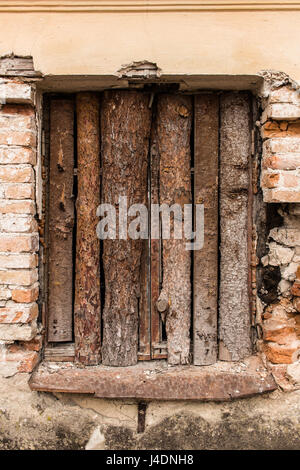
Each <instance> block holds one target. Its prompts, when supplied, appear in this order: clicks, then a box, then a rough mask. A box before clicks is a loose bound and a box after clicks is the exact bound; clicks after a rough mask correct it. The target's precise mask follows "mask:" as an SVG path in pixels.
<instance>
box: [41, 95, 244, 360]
mask: <svg viewBox="0 0 300 470" xmlns="http://www.w3.org/2000/svg"><path fill="white" fill-rule="evenodd" d="M251 103H252V101H251V96H250V95H249V94H247V93H244V92H241V93H235V92H226V93H198V94H195V95H194V96H193V95H191V94H186V95H185V94H180V93H170V92H159V93H157V92H156V93H154V92H153V91H152V90H151V89H150V91H147V92H146V91H140V90H126V91H123V90H117V91H112V90H109V91H105V92H103V93H99V94H97V93H92V92H82V93H78V94H77V95H67V96H66V95H64V96H60V95H55V96H52V95H46V96H45V110H48V111H47V112H46V111H45V119H44V128H45V129H44V131H45V135H46V136H49V139H46V141H48V142H49V147H48V152H46V157H45V162H44V163H45V167H46V168H48V173H47V174H48V193H47V207H46V215H47V217H46V219H47V221H48V253H49V255H48V258H47V272H48V276H47V283H46V289H45V290H46V292H47V302H46V303H47V315H46V318H47V331H48V336H47V339H48V345H47V348H46V357H47V358H55V359H56V360H59V359H60V358H61V359H62V360H70V358H74V357H75V360H76V361H79V362H81V363H83V364H87V365H92V364H97V363H100V362H103V363H104V364H106V365H115V366H126V365H131V364H135V363H136V362H137V360H150V359H166V358H167V359H168V362H169V363H170V364H187V363H189V362H193V363H194V364H195V365H206V364H213V363H214V362H216V361H217V360H218V359H221V360H226V361H231V360H233V361H236V360H240V359H242V358H244V357H246V356H248V355H250V354H251V348H252V346H251V341H250V323H251V322H250V307H249V305H250V294H249V290H248V285H249V258H250V254H251V253H250V248H249V247H250V243H249V240H251V225H252V223H251V204H250V201H251V197H249V191H250V182H251V181H250V180H251V178H250V174H251V126H252V117H251V106H252V104H251ZM124 197H126V204H127V208H126V211H124V207H123V206H122V201H123V199H122V198H124ZM120 201H121V203H120ZM100 203H102V204H104V203H105V204H111V205H112V206H113V207H114V208H115V215H116V221H117V222H116V234H117V236H116V239H104V240H101V241H100V240H99V238H98V237H97V235H96V227H97V224H98V222H99V220H100V219H99V213H98V215H97V207H98V206H99V204H100ZM134 204H143V205H144V206H145V207H146V208H147V210H148V212H147V227H148V236H145V237H144V238H143V239H132V238H129V237H128V236H127V234H126V233H121V230H119V229H120V228H121V229H122V224H121V221H122V220H123V221H124V218H125V219H126V218H127V225H126V227H128V226H129V224H130V223H131V222H132V221H133V220H134V218H135V217H134V216H133V213H130V212H129V213H128V209H129V208H130V207H132V205H134ZM155 204H156V205H162V204H165V205H167V206H168V207H171V206H172V205H174V204H175V205H176V204H177V205H179V206H180V207H182V209H183V207H184V205H185V204H186V205H189V204H192V205H193V206H191V207H193V210H192V211H191V214H192V218H193V220H192V224H193V230H194V231H195V229H196V227H195V224H196V223H197V221H198V219H197V217H198V215H199V214H200V212H199V213H198V209H197V207H198V206H199V205H203V206H204V245H203V247H201V249H195V250H187V249H186V242H187V240H186V239H184V238H181V239H180V238H177V239H174V238H173V237H172V235H173V234H174V230H175V224H176V223H177V222H176V220H177V219H178V217H177V216H176V214H175V213H174V214H175V215H174V217H173V212H171V218H170V221H171V222H170V227H171V229H170V230H171V238H170V239H169V238H167V237H164V235H163V233H162V232H163V231H162V226H163V223H162V222H163V221H162V217H163V215H162V213H161V212H160V215H159V217H158V219H155V220H156V221H158V222H157V224H158V225H157V226H155V223H154V213H153V212H152V210H151V209H152V207H153V205H155ZM101 215H102V216H103V215H104V214H101ZM176 217H177V219H176ZM198 222H199V221H198ZM182 227H183V221H182ZM154 233H156V234H157V233H158V236H154Z"/></svg>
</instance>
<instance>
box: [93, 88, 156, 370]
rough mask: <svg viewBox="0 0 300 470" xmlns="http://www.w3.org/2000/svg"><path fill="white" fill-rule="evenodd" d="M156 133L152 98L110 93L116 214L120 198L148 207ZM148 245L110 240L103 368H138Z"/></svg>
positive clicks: (105, 120) (108, 148)
mask: <svg viewBox="0 0 300 470" xmlns="http://www.w3.org/2000/svg"><path fill="white" fill-rule="evenodd" d="M150 128H151V109H150V108H149V96H148V95H147V94H145V93H140V92H137V91H107V92H105V93H104V97H103V105H102V111H101V131H102V134H101V135H102V161H103V165H102V167H103V175H102V202H105V203H109V204H111V205H113V206H114V207H115V208H116V213H117V220H118V217H119V207H118V204H119V197H120V196H126V197H127V206H128V208H129V207H130V206H131V205H132V204H137V203H139V204H145V203H146V197H147V167H148V149H149V137H150ZM143 245H144V240H141V239H137V240H133V239H131V238H129V237H128V236H127V237H126V236H125V238H124V239H118V237H117V239H116V240H109V239H107V240H104V242H103V267H104V275H105V306H104V311H103V346H102V360H103V363H104V364H106V365H110V366H129V365H133V364H135V363H136V362H137V346H138V303H139V301H138V299H139V296H140V283H141V279H140V275H141V257H142V251H143Z"/></svg>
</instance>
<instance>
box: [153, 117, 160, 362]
mask: <svg viewBox="0 0 300 470" xmlns="http://www.w3.org/2000/svg"><path fill="white" fill-rule="evenodd" d="M156 133H157V122H156V120H155V121H154V122H153V124H152V129H151V148H150V190H151V204H159V151H158V145H157V134H156ZM154 223H159V221H155V220H152V221H151V229H153V231H155V230H157V231H158V233H159V232H160V230H159V227H154ZM150 243H151V249H150V253H151V255H150V266H151V354H152V358H155V357H157V354H156V352H155V349H156V348H155V344H159V343H160V342H161V331H160V330H161V318H160V314H159V311H158V310H157V306H156V302H157V299H158V297H159V288H160V281H161V275H160V267H161V259H160V258H161V240H158V239H154V238H153V239H151V242H150Z"/></svg>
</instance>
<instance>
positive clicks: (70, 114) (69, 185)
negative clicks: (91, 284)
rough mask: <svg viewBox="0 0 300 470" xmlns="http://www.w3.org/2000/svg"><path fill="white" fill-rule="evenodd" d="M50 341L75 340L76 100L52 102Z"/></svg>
mask: <svg viewBox="0 0 300 470" xmlns="http://www.w3.org/2000/svg"><path fill="white" fill-rule="evenodd" d="M50 122H51V128H50V191H49V299H48V308H49V315H48V341H50V342H52V341H54V342H62V341H72V323H73V306H72V295H73V294H72V292H73V255H72V249H73V226H74V200H73V197H72V194H73V170H74V135H73V134H74V132H73V129H74V103H73V101H72V100H62V99H61V100H58V99H57V100H52V101H51V105H50Z"/></svg>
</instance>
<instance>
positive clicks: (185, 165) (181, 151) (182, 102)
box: [157, 94, 193, 364]
mask: <svg viewBox="0 0 300 470" xmlns="http://www.w3.org/2000/svg"><path fill="white" fill-rule="evenodd" d="M192 114H193V113H192V99H191V97H190V96H183V95H169V94H165V95H160V96H159V97H158V102H157V142H158V149H159V156H160V176H159V180H160V187H159V192H160V204H167V205H169V206H171V205H173V204H179V205H180V206H181V208H182V210H183V207H184V204H190V203H191V199H192V198H191V153H190V137H191V125H192ZM174 220H175V217H174V218H172V219H171V238H170V239H164V240H163V283H162V290H161V292H160V295H159V298H158V301H157V306H158V305H159V306H160V308H159V310H160V311H161V312H162V310H165V314H166V331H167V341H168V362H169V363H170V364H187V363H188V362H189V358H190V318H191V311H190V310H191V253H190V251H188V250H186V246H185V244H186V240H184V238H183V237H182V238H181V239H174V226H175V224H174ZM163 230H164V229H163ZM163 305H164V306H165V307H164V308H162V306H163Z"/></svg>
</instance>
